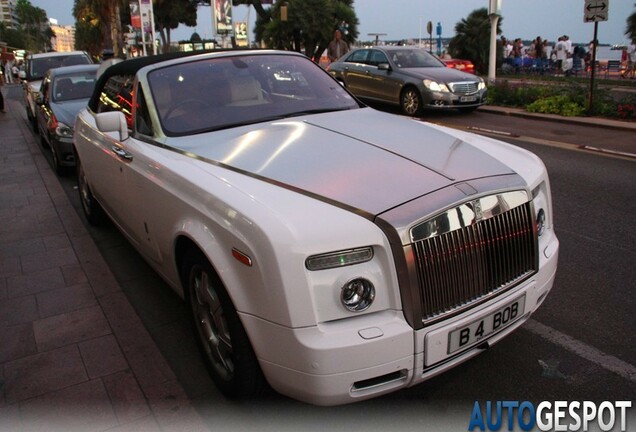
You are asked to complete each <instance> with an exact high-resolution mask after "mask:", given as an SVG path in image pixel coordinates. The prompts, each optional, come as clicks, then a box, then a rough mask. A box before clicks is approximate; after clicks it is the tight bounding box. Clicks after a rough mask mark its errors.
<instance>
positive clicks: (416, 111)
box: [400, 87, 422, 117]
mask: <svg viewBox="0 0 636 432" xmlns="http://www.w3.org/2000/svg"><path fill="white" fill-rule="evenodd" d="M400 107H401V108H402V112H404V114H406V115H408V116H412V117H419V116H420V115H422V95H420V92H419V91H418V90H417V89H416V88H415V87H407V88H405V89H404V90H402V95H401V96H400Z"/></svg>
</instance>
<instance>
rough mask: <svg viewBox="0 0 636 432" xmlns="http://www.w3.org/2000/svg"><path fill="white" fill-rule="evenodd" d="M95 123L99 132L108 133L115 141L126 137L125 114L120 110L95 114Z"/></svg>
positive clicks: (123, 139)
mask: <svg viewBox="0 0 636 432" xmlns="http://www.w3.org/2000/svg"><path fill="white" fill-rule="evenodd" d="M95 124H96V125H97V129H99V131H100V132H103V133H105V134H108V135H109V136H111V137H113V138H115V139H116V140H117V141H126V140H127V139H128V125H127V123H126V116H124V113H123V112H121V111H108V112H103V113H99V114H95Z"/></svg>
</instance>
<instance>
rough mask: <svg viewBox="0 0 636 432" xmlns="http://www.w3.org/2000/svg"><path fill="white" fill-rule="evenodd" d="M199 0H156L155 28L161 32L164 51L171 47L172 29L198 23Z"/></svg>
mask: <svg viewBox="0 0 636 432" xmlns="http://www.w3.org/2000/svg"><path fill="white" fill-rule="evenodd" d="M199 3H200V2H199V1H198V0H154V2H153V10H154V13H155V30H157V31H158V32H159V37H160V38H161V44H162V45H163V47H164V51H167V49H168V48H169V47H170V31H171V30H174V29H176V28H177V27H179V24H185V25H187V26H189V27H194V26H196V25H197V5H198V4H199Z"/></svg>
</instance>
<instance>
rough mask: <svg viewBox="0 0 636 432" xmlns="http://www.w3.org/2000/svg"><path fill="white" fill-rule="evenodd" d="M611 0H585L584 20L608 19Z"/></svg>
mask: <svg viewBox="0 0 636 432" xmlns="http://www.w3.org/2000/svg"><path fill="white" fill-rule="evenodd" d="M608 11H609V0H585V6H584V7H583V22H599V21H607V15H608Z"/></svg>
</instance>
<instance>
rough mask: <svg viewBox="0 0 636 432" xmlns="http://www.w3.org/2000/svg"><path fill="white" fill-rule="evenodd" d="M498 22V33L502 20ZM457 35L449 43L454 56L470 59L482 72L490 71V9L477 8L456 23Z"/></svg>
mask: <svg viewBox="0 0 636 432" xmlns="http://www.w3.org/2000/svg"><path fill="white" fill-rule="evenodd" d="M502 21H503V19H502V18H500V19H499V23H498V24H497V34H500V33H501V27H500V26H501V22H502ZM455 33H456V34H455V37H453V38H452V39H451V41H450V43H449V44H448V52H449V54H450V55H451V56H452V57H456V58H461V59H466V60H470V61H472V62H473V64H474V65H475V69H476V70H477V71H479V72H480V73H486V72H487V71H488V57H489V52H490V19H489V18H488V9H486V8H481V9H476V10H474V11H472V12H471V13H470V15H468V17H467V18H464V19H462V20H461V21H460V22H458V23H457V24H456V25H455Z"/></svg>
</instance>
